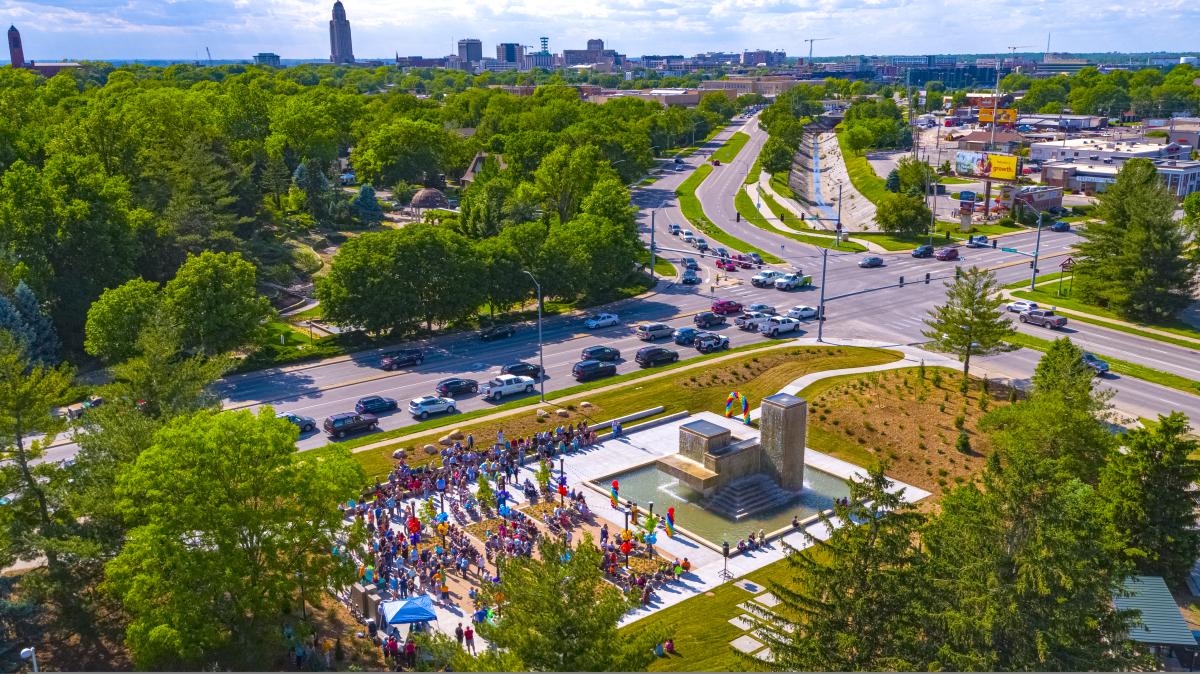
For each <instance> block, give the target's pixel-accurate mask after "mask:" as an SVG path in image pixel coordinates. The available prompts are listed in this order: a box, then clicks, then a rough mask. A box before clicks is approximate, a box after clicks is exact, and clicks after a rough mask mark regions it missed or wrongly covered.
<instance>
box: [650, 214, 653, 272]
mask: <svg viewBox="0 0 1200 674" xmlns="http://www.w3.org/2000/svg"><path fill="white" fill-rule="evenodd" d="M650 278H651V279H652V280H653V279H654V211H650Z"/></svg>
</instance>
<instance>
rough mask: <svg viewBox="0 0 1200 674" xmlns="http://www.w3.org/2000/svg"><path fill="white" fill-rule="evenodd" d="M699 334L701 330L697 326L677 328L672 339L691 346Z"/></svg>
mask: <svg viewBox="0 0 1200 674" xmlns="http://www.w3.org/2000/svg"><path fill="white" fill-rule="evenodd" d="M698 334H700V330H698V329H696V328H676V329H675V333H674V334H673V335H671V339H672V340H673V341H674V342H675V343H676V344H678V345H680V346H691V345H692V342H694V341H696V335H698Z"/></svg>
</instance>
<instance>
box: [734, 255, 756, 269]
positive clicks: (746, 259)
mask: <svg viewBox="0 0 1200 674" xmlns="http://www.w3.org/2000/svg"><path fill="white" fill-rule="evenodd" d="M733 260H734V262H737V264H738V266H739V267H741V268H742V269H749V268H751V267H753V266H754V260H752V259H750V256H749V255H746V254H745V253H734V255H733Z"/></svg>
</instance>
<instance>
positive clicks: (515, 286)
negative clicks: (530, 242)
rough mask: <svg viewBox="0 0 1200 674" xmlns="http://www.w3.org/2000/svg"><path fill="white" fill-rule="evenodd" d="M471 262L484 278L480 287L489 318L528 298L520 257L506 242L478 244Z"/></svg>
mask: <svg viewBox="0 0 1200 674" xmlns="http://www.w3.org/2000/svg"><path fill="white" fill-rule="evenodd" d="M474 258H475V260H476V263H477V264H478V265H479V271H480V272H481V273H482V274H483V275H484V277H485V280H484V281H483V282H482V284H481V285H482V290H483V293H484V296H485V297H484V299H485V300H486V301H487V307H488V312H489V314H490V315H491V316H492V317H493V318H495V316H496V312H497V311H507V310H508V309H509V308H510V307H512V306H513V305H514V304H516V303H518V302H520V301H522V300H524V299H525V298H527V297H529V287H530V284H529V277H528V276H526V275H525V274H524V273H523V272H522V269H521V257H520V255H519V254H518V253H517V250H516V249H515V248H513V246H512V244H511V243H510V242H509V241H508V240H506V239H504V238H501V237H492V238H490V239H484V240H482V241H479V242H478V243H476V244H475V246H474Z"/></svg>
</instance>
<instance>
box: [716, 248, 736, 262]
mask: <svg viewBox="0 0 1200 674" xmlns="http://www.w3.org/2000/svg"><path fill="white" fill-rule="evenodd" d="M715 252H716V254H717V257H719V258H721V259H723V260H732V259H733V258H732V257H730V256H729V251H727V250H725V249H724V248H721V247H718V248H717V249H716V251H715Z"/></svg>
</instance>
